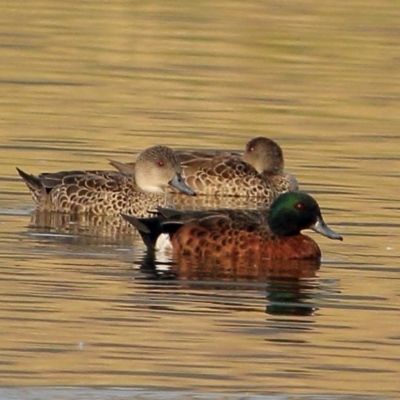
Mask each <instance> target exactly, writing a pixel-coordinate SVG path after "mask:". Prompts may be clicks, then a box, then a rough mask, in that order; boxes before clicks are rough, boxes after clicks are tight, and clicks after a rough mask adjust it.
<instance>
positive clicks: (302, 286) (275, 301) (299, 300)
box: [266, 277, 317, 316]
mask: <svg viewBox="0 0 400 400" xmlns="http://www.w3.org/2000/svg"><path fill="white" fill-rule="evenodd" d="M316 290H317V286H316V283H315V281H313V280H308V279H299V278H296V277H293V278H290V277H286V278H279V277H271V278H269V279H268V280H267V288H266V291H267V306H266V313H267V314H273V315H296V316H308V315H312V314H313V313H314V312H315V311H316V310H317V308H316V306H315V301H314V300H313V299H314V298H315V293H316Z"/></svg>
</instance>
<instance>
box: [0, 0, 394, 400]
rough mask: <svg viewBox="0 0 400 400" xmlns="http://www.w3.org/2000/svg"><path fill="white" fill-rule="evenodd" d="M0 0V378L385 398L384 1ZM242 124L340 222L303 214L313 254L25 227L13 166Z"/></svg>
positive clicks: (29, 388)
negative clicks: (225, 259)
mask: <svg viewBox="0 0 400 400" xmlns="http://www.w3.org/2000/svg"><path fill="white" fill-rule="evenodd" d="M0 11H1V12H0V22H1V23H0V27H1V28H0V37H1V39H2V40H1V43H2V44H1V46H0V52H1V58H2V65H3V68H2V70H1V73H0V74H1V75H0V87H1V93H2V94H1V100H0V120H1V127H0V130H1V140H0V149H1V150H0V151H1V155H2V157H1V161H0V163H1V167H2V168H1V171H2V172H1V174H0V182H1V183H0V193H1V196H0V222H1V223H0V259H1V264H0V268H1V273H0V280H1V281H2V283H1V284H0V320H1V326H2V329H1V331H0V355H1V357H0V360H1V361H0V384H1V385H2V386H3V387H6V386H12V387H18V388H19V389H17V388H15V389H4V390H3V391H2V393H1V396H3V397H4V398H13V397H12V396H14V397H17V398H24V397H25V398H32V399H33V398H49V399H50V398H77V397H79V396H80V398H89V399H90V398H93V399H94V398H101V399H108V398H116V399H118V398H160V397H161V398H162V397H163V396H165V397H168V398H170V397H178V398H179V396H181V397H182V398H198V397H197V396H200V395H201V394H204V395H205V396H208V397H209V398H214V397H212V396H215V398H228V397H229V396H230V395H231V394H232V393H236V394H238V395H243V396H246V395H247V394H248V395H250V394H253V395H254V396H256V395H260V396H262V395H268V396H269V397H267V398H268V399H275V398H277V399H285V400H286V399H287V400H292V399H294V398H296V399H297V398H302V397H296V396H299V395H304V396H306V397H305V398H307V399H310V398H311V399H313V398H315V399H317V398H318V399H320V398H329V399H331V398H332V399H335V400H339V399H357V398H368V397H366V396H371V398H374V399H384V398H388V397H394V398H396V397H398V396H399V393H400V384H399V380H398V377H399V372H400V361H399V359H400V350H399V348H400V346H399V344H400V328H399V322H398V321H399V320H400V311H399V305H400V290H399V287H400V286H399V276H400V275H399V272H400V263H399V256H400V250H399V233H400V229H399V228H400V219H399V206H398V203H399V190H398V187H399V170H400V163H399V151H400V137H399V126H400V113H399V106H400V83H399V82H400V81H399V79H398V77H399V72H400V58H399V56H398V54H399V48H400V39H399V38H400V31H399V25H398V21H399V18H400V5H398V4H397V2H393V1H389V0H383V1H381V2H379V3H376V2H373V1H369V0H368V1H363V2H361V1H353V2H346V1H342V0H339V1H336V2H332V3H329V4H328V3H324V2H317V1H310V2H303V3H301V2H296V1H292V0H289V1H285V2H282V1H270V2H257V1H248V2H240V1H229V2H228V1H219V2H217V3H215V2H208V1H204V2H200V3H197V2H193V3H191V2H184V1H177V2H172V3H171V2H165V1H156V2H152V3H146V2H143V3H137V2H126V1H115V2H113V3H110V2H96V3H91V2H87V1H79V2H77V1H69V2H67V3H65V4H61V3H59V2H55V1H51V0H42V1H34V2H32V3H30V6H29V7H26V5H25V3H23V2H21V1H19V0H17V1H14V2H12V3H5V2H4V3H3V4H1V5H0ZM261 135H263V136H268V137H271V138H272V139H274V140H276V141H278V142H279V143H280V144H281V145H282V147H283V149H284V153H285V159H286V168H287V170H288V171H290V172H292V173H294V174H295V175H296V176H297V178H298V180H299V182H300V184H301V187H302V188H303V189H304V190H307V191H309V192H310V193H312V194H313V195H314V196H315V197H316V198H317V200H318V202H319V204H320V205H321V208H322V210H323V213H324V216H325V220H326V222H328V223H329V225H330V226H331V227H332V228H333V229H335V230H336V231H338V232H339V233H341V234H342V235H343V236H344V241H343V242H342V243H339V242H336V241H330V240H328V239H326V238H323V237H321V236H317V235H316V234H314V233H313V232H310V235H311V236H313V237H314V238H315V239H316V240H317V241H318V243H319V244H320V247H321V249H322V252H323V258H322V261H321V265H320V266H319V268H314V267H312V268H306V269H304V270H303V269H302V270H301V272H302V273H301V274H294V275H295V276H291V277H290V276H287V275H286V276H279V275H280V274H276V271H275V272H274V273H271V270H270V269H265V268H261V267H259V266H257V267H255V268H253V269H250V270H249V269H246V268H243V267H241V266H232V265H223V266H221V267H220V268H208V269H207V268H206V267H203V268H202V267H201V266H180V268H170V267H169V265H168V262H166V263H165V262H163V261H162V260H161V261H160V262H159V263H158V264H157V265H156V268H155V269H154V268H149V267H148V265H146V264H143V259H144V255H145V254H144V246H143V244H142V243H141V241H140V239H139V238H138V237H137V235H135V234H134V233H132V232H126V231H124V230H122V231H121V230H118V229H114V228H113V226H112V225H111V226H110V225H107V224H106V226H104V224H103V225H102V224H100V225H95V226H93V225H92V224H91V223H88V222H87V221H86V222H84V223H83V224H81V225H79V224H78V225H77V224H76V223H74V221H67V224H65V225H62V224H59V223H58V222H57V223H55V224H53V225H51V224H50V225H48V224H47V225H46V224H44V227H43V226H42V228H37V227H35V226H36V225H35V223H34V220H32V217H31V211H32V210H33V203H32V201H31V199H30V197H29V194H28V193H27V189H26V187H25V186H24V184H23V183H22V182H21V180H20V179H19V177H18V176H17V174H16V171H15V166H19V167H21V168H23V169H24V170H26V171H28V172H31V173H38V172H41V171H56V170H60V169H68V168H71V169H75V168H77V167H79V168H88V169H95V168H109V166H108V163H107V160H108V159H110V158H111V159H117V160H120V161H131V160H133V159H134V158H135V157H136V155H137V153H138V152H139V151H140V150H142V149H144V148H146V147H147V146H150V145H154V144H166V145H169V146H172V147H176V148H178V147H179V148H219V149H241V148H243V146H244V144H245V142H246V141H247V140H249V139H250V138H252V137H255V136H261ZM32 221H33V222H32ZM46 227H47V228H46ZM167 261H168V260H167ZM166 264H167V265H166ZM277 275H278V276H277ZM21 387H26V390H24V389H21ZM44 387H46V389H45V388H44ZM91 387H96V389H90V388H91ZM113 388H119V389H113ZM80 390H82V392H80ZM180 391H183V394H179V393H181V392H180ZM323 396H325V397H323ZM243 398H245V397H243ZM246 398H247V397H246ZM249 398H250V397H249Z"/></svg>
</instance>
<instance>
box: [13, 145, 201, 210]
mask: <svg viewBox="0 0 400 400" xmlns="http://www.w3.org/2000/svg"><path fill="white" fill-rule="evenodd" d="M17 169H18V168H17ZM181 171H182V169H181V165H180V162H179V160H178V158H177V157H176V155H175V153H174V152H173V151H172V150H171V149H169V148H168V147H165V146H154V147H151V148H149V149H147V150H145V151H143V152H142V153H141V154H140V155H139V157H138V161H137V163H136V166H135V171H134V172H135V173H134V174H133V175H125V174H121V173H120V172H116V171H111V172H110V171H76V170H75V171H61V172H56V173H43V174H40V175H39V176H38V177H36V176H34V175H29V174H27V173H25V172H24V171H22V170H20V169H18V172H19V174H20V176H21V177H22V178H23V179H24V181H25V183H26V184H27V186H28V188H29V190H30V192H31V194H32V198H33V199H34V201H35V203H36V206H37V208H38V209H39V210H42V211H57V212H65V213H73V214H80V213H90V214H93V215H118V214H120V213H121V212H123V213H126V214H130V215H137V216H146V215H148V211H149V210H151V209H154V208H155V207H157V206H160V205H165V206H168V205H171V203H170V199H169V197H168V195H167V194H166V193H165V192H164V191H165V187H166V186H168V185H173V186H174V187H176V188H178V189H179V190H181V191H183V192H185V193H186V194H189V195H193V194H194V192H193V190H191V189H190V188H189V187H188V186H187V185H186V184H185V182H184V180H183V179H182V177H181Z"/></svg>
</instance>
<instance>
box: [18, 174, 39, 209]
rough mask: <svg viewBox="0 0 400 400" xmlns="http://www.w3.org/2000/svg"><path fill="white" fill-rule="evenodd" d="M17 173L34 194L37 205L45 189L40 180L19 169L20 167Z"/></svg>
mask: <svg viewBox="0 0 400 400" xmlns="http://www.w3.org/2000/svg"><path fill="white" fill-rule="evenodd" d="M17 171H18V173H19V175H20V177H21V178H22V179H23V180H24V182H25V183H26V185H27V186H28V188H29V191H30V192H31V194H32V197H33V200H34V201H35V202H36V203H37V202H38V199H39V194H40V193H41V191H42V190H43V188H44V187H43V184H42V182H41V180H40V178H38V177H37V176H35V175H31V174H27V173H26V172H24V171H22V169H19V168H18V167H17Z"/></svg>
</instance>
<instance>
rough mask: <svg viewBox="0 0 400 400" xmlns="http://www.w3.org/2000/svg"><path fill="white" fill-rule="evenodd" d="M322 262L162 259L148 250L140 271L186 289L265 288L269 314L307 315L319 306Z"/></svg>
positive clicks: (147, 278)
mask: <svg viewBox="0 0 400 400" xmlns="http://www.w3.org/2000/svg"><path fill="white" fill-rule="evenodd" d="M320 264H321V263H320V260H319V259H312V260H262V261H261V262H259V263H257V264H253V263H251V262H248V260H246V259H243V258H240V259H235V260H232V259H230V258H227V259H206V260H200V261H197V262H193V260H190V259H187V258H185V257H182V258H180V259H174V260H173V261H172V260H169V261H167V260H165V259H163V260H162V261H160V260H159V259H157V254H156V253H154V252H149V251H148V252H147V253H146V255H145V257H144V258H143V259H142V260H141V262H140V273H141V279H142V280H144V281H145V282H149V281H150V282H152V281H174V283H175V284H179V286H181V287H182V288H185V289H199V287H201V289H202V290H227V289H229V290H237V291H240V293H241V294H242V293H243V292H245V291H260V290H264V289H265V290H266V300H267V304H266V313H267V314H271V315H296V316H306V315H312V314H313V313H314V311H315V309H316V308H315V302H314V301H313V298H314V297H315V292H316V290H317V287H318V285H317V280H316V273H317V271H318V269H319V267H320ZM160 287H161V286H158V288H160ZM165 287H166V289H168V290H169V289H170V286H169V285H166V286H165Z"/></svg>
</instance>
